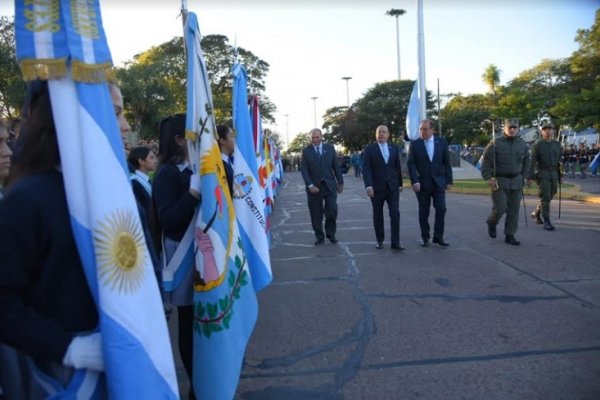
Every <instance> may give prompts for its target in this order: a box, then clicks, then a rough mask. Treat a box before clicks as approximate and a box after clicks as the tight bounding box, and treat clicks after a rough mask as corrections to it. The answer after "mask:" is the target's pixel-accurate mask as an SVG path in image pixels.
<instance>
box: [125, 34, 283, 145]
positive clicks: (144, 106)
mask: <svg viewBox="0 0 600 400" xmlns="http://www.w3.org/2000/svg"><path fill="white" fill-rule="evenodd" d="M201 46H202V51H203V53H204V57H205V60H206V69H207V72H208V75H209V78H210V83H211V89H212V96H213V111H214V114H215V118H216V120H217V123H227V122H229V121H230V120H231V119H232V109H231V102H232V85H233V79H232V76H231V68H232V66H233V60H234V49H233V47H232V46H231V45H229V43H228V40H227V37H225V36H223V35H209V36H205V37H203V38H202V42H201ZM238 55H239V59H240V62H241V63H242V64H243V65H244V66H245V68H246V71H247V73H248V90H249V93H250V94H257V95H261V94H262V93H263V92H264V90H265V82H264V80H265V78H266V75H267V73H268V71H269V64H268V63H266V62H265V61H263V60H261V59H260V58H258V57H256V56H255V55H254V54H253V53H252V52H250V51H248V50H245V49H243V48H238ZM117 75H118V78H119V81H120V83H121V90H122V92H123V97H124V102H125V111H126V115H127V117H128V118H130V119H131V120H132V121H133V124H132V125H133V128H134V130H137V131H139V132H140V136H141V137H155V136H157V134H158V123H159V121H160V120H161V119H162V118H164V117H165V116H167V115H170V114H174V113H179V112H185V106H186V62H185V52H184V45H183V38H181V37H176V38H173V39H172V40H170V41H168V42H165V43H162V44H160V45H159V46H155V47H152V48H150V49H148V50H146V51H145V52H143V53H141V54H138V55H136V56H135V57H134V58H133V60H132V61H129V62H128V63H126V64H125V66H124V67H123V68H120V69H118V71H117ZM275 110H276V107H275V105H274V104H273V103H272V102H271V101H270V100H269V99H268V98H267V97H266V96H261V116H262V117H263V118H264V119H265V120H266V121H273V114H274V112H275Z"/></svg>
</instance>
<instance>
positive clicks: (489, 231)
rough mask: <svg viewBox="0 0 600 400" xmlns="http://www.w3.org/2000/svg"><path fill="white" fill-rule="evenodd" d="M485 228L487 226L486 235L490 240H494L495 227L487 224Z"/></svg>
mask: <svg viewBox="0 0 600 400" xmlns="http://www.w3.org/2000/svg"><path fill="white" fill-rule="evenodd" d="M487 226H488V235H490V237H491V238H492V239H496V225H492V224H490V223H488V224H487Z"/></svg>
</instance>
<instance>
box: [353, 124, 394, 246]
mask: <svg viewBox="0 0 600 400" xmlns="http://www.w3.org/2000/svg"><path fill="white" fill-rule="evenodd" d="M389 137H390V132H389V130H388V128H387V126H385V125H380V126H378V127H377V129H376V130H375V139H376V142H375V143H371V144H370V145H368V146H367V147H366V149H365V151H364V156H363V180H364V182H365V188H366V189H367V195H368V196H369V197H370V198H371V205H372V206H373V226H374V227H375V238H376V240H377V245H376V246H375V248H377V249H383V239H384V230H383V204H384V203H387V205H388V210H389V212H390V225H391V235H392V249H394V250H404V248H403V247H402V246H400V204H399V201H400V191H401V190H402V169H401V167H400V149H399V148H398V146H397V145H395V144H389V143H388V139H389Z"/></svg>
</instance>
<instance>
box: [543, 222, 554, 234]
mask: <svg viewBox="0 0 600 400" xmlns="http://www.w3.org/2000/svg"><path fill="white" fill-rule="evenodd" d="M544 229H545V230H547V231H553V230H554V225H552V222H550V220H549V219H547V220H545V221H544Z"/></svg>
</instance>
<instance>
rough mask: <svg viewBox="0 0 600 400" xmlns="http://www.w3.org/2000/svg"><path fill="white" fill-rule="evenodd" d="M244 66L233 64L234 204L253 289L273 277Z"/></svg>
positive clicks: (264, 284)
mask: <svg viewBox="0 0 600 400" xmlns="http://www.w3.org/2000/svg"><path fill="white" fill-rule="evenodd" d="M246 82H247V75H246V69H245V68H244V67H243V66H242V65H240V64H236V65H234V66H233V126H234V128H235V130H236V139H235V151H234V153H233V154H234V161H233V176H234V178H233V193H232V196H233V205H234V207H235V213H236V217H237V221H238V224H239V228H240V233H241V235H242V243H243V244H244V250H245V251H246V257H247V258H248V266H249V267H250V274H251V275H252V284H253V285H254V290H255V291H256V292H258V291H259V290H261V289H262V288H264V287H265V286H267V285H268V284H269V283H271V281H272V280H273V273H272V272H271V258H270V255H269V238H268V235H267V218H266V215H265V208H264V205H263V195H262V193H261V190H260V184H259V180H258V179H259V178H258V166H257V165H256V153H255V150H254V139H253V132H252V123H251V119H250V111H249V109H248V93H247V84H246Z"/></svg>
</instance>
